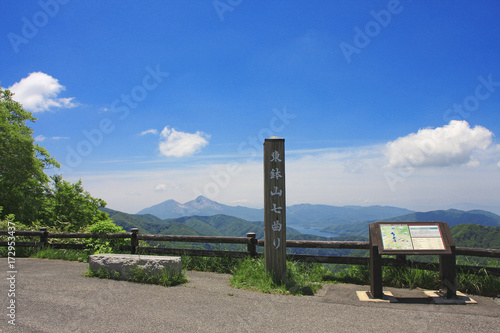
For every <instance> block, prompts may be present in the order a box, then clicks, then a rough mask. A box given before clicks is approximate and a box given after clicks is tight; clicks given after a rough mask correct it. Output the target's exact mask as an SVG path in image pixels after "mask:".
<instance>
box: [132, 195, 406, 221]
mask: <svg viewBox="0 0 500 333" xmlns="http://www.w3.org/2000/svg"><path fill="white" fill-rule="evenodd" d="M410 213H414V212H413V211H411V210H408V209H404V208H398V207H390V206H367V207H364V206H343V207H339V206H329V205H311V204H298V205H291V206H287V207H286V219H287V224H289V225H298V226H301V227H309V228H310V227H314V228H322V227H328V226H330V225H332V224H351V223H358V222H364V221H368V220H381V219H386V218H391V217H394V216H400V215H405V214H410ZM137 214H151V215H154V216H156V217H158V218H160V219H168V218H178V217H184V216H211V215H218V214H223V215H229V216H235V217H238V218H241V219H244V220H247V221H262V220H263V217H264V210H263V209H256V208H248V207H242V206H227V205H223V204H220V203H218V202H215V201H212V200H210V199H208V198H206V197H204V196H199V197H198V198H196V199H195V200H192V201H189V202H186V203H184V204H181V203H179V202H177V201H175V200H167V201H164V202H162V203H159V204H157V205H154V206H151V207H148V208H145V209H143V210H141V211H139V212H138V213H137Z"/></svg>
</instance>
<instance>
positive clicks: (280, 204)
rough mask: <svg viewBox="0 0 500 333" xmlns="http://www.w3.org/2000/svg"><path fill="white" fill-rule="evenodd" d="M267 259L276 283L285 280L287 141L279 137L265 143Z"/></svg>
mask: <svg viewBox="0 0 500 333" xmlns="http://www.w3.org/2000/svg"><path fill="white" fill-rule="evenodd" d="M264 258H265V262H266V270H267V271H268V272H271V274H272V276H273V278H274V280H275V281H283V280H285V278H286V200H285V139H282V138H278V137H275V136H273V137H270V138H268V139H266V140H265V141H264Z"/></svg>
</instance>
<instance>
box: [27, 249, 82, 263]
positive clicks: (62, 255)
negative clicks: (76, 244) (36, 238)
mask: <svg viewBox="0 0 500 333" xmlns="http://www.w3.org/2000/svg"><path fill="white" fill-rule="evenodd" d="M89 255H90V253H89V251H85V250H72V249H54V248H51V247H46V248H43V249H39V250H38V251H35V252H33V253H32V254H31V255H30V257H31V258H41V259H60V260H68V261H79V262H88V261H89Z"/></svg>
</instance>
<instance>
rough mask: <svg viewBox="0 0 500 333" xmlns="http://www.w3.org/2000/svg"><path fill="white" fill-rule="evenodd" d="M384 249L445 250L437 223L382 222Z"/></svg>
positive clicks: (381, 230)
mask: <svg viewBox="0 0 500 333" xmlns="http://www.w3.org/2000/svg"><path fill="white" fill-rule="evenodd" d="M380 232H381V234H382V245H383V247H384V250H445V246H444V243H443V239H442V237H441V231H440V229H439V226H438V225H436V224H426V225H408V224H381V225H380Z"/></svg>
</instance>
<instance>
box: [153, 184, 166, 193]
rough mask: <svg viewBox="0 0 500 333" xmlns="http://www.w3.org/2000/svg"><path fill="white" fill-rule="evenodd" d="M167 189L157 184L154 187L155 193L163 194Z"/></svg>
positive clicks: (163, 185)
mask: <svg viewBox="0 0 500 333" xmlns="http://www.w3.org/2000/svg"><path fill="white" fill-rule="evenodd" d="M167 189H168V187H167V185H165V184H158V185H156V186H155V191H157V192H163V191H166V190H167Z"/></svg>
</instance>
